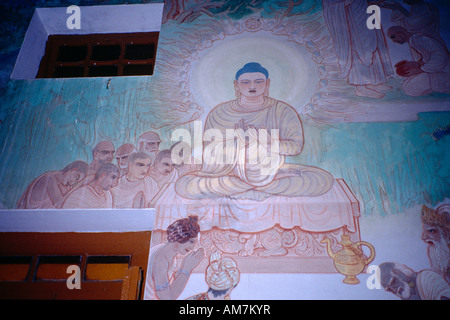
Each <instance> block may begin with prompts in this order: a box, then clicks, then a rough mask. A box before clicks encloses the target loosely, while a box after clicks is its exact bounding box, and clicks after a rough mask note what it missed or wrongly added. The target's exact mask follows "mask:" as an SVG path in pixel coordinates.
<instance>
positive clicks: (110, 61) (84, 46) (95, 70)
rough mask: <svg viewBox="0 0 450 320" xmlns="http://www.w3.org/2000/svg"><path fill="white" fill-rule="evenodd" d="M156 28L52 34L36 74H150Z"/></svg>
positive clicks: (70, 75)
mask: <svg viewBox="0 0 450 320" xmlns="http://www.w3.org/2000/svg"><path fill="white" fill-rule="evenodd" d="M158 35H159V32H144V33H116V34H87V35H53V36H49V37H48V40H47V45H46V49H45V55H44V57H43V58H42V60H41V64H40V66H39V71H38V73H37V76H36V78H73V77H80V78H81V77H114V76H143V75H152V74H153V70H154V65H155V57H156V49H157V46H158Z"/></svg>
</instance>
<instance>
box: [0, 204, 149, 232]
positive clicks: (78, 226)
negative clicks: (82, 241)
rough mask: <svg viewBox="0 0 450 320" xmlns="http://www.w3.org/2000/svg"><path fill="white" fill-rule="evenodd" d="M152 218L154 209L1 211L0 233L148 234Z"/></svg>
mask: <svg viewBox="0 0 450 320" xmlns="http://www.w3.org/2000/svg"><path fill="white" fill-rule="evenodd" d="M154 216H155V210H154V209H83V210H81V209H67V210H57V209H48V210H18V209H13V210H2V211H0V232H141V231H151V230H152V229H153V222H154Z"/></svg>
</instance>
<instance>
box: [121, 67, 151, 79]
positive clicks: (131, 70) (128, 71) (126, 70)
mask: <svg viewBox="0 0 450 320" xmlns="http://www.w3.org/2000/svg"><path fill="white" fill-rule="evenodd" d="M152 74H153V65H152V64H127V65H125V66H123V75H124V76H145V75H152Z"/></svg>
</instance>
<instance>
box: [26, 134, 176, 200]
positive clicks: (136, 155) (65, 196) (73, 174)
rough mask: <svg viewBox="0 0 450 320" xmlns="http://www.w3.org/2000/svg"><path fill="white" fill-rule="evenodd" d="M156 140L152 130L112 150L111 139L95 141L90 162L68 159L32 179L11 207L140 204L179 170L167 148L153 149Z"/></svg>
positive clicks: (174, 179) (158, 145)
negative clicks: (60, 166)
mask: <svg viewBox="0 0 450 320" xmlns="http://www.w3.org/2000/svg"><path fill="white" fill-rule="evenodd" d="M160 144H161V139H160V137H159V135H158V134H157V133H156V132H153V131H147V132H145V133H143V134H142V135H141V136H140V137H139V139H138V142H137V145H134V144H132V143H125V144H123V145H121V146H120V147H119V148H118V149H117V150H115V147H114V144H113V143H112V142H110V141H101V142H99V143H98V144H97V145H96V146H95V147H94V149H93V151H92V158H93V160H92V162H91V163H89V164H88V163H87V162H84V161H74V162H72V163H70V164H69V165H67V166H66V167H65V168H63V169H62V170H59V171H49V172H45V173H44V174H42V175H40V176H39V177H37V178H36V179H34V180H33V181H32V182H31V183H30V184H29V185H28V187H27V188H26V190H25V192H24V193H23V194H22V197H21V198H20V200H19V201H18V202H17V208H18V209H61V208H62V209H88V208H146V207H148V206H149V203H150V201H151V200H152V199H153V197H154V196H155V195H156V194H157V193H158V192H159V190H160V188H161V186H163V185H164V184H165V183H168V182H175V181H176V180H177V179H178V177H179V171H180V172H182V165H178V166H176V165H175V164H174V163H173V162H172V158H171V150H159V147H160ZM114 162H116V163H114Z"/></svg>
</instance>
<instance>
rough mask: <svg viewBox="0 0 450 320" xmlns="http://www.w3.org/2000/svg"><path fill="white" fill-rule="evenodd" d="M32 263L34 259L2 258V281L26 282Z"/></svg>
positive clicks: (21, 257)
mask: <svg viewBox="0 0 450 320" xmlns="http://www.w3.org/2000/svg"><path fill="white" fill-rule="evenodd" d="M32 261H33V258H32V257H24V256H12V257H5V256H2V257H0V281H2V282H3V281H25V280H26V278H27V276H28V272H29V270H30V266H31V262H32Z"/></svg>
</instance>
